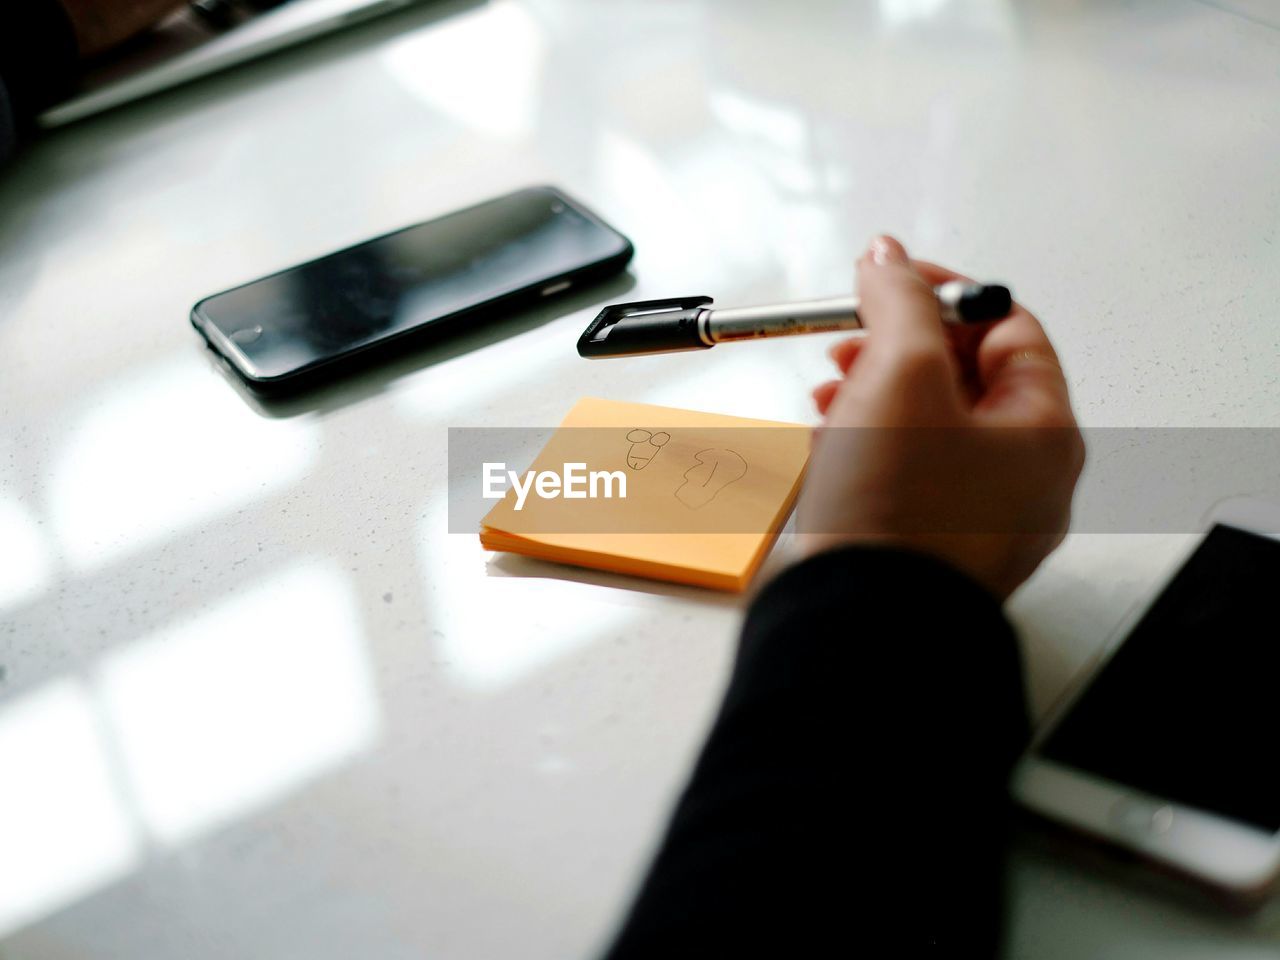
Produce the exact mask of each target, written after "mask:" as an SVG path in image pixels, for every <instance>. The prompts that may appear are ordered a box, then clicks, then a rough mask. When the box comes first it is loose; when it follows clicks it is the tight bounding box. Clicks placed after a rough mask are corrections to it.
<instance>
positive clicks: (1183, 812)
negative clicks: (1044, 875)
mask: <svg viewBox="0 0 1280 960" xmlns="http://www.w3.org/2000/svg"><path fill="white" fill-rule="evenodd" d="M1277 592H1280V504H1275V503H1267V502H1265V501H1259V500H1229V501H1226V502H1224V503H1222V504H1219V505H1218V507H1216V508H1215V510H1214V513H1213V515H1212V516H1211V518H1210V526H1209V529H1208V532H1207V533H1206V534H1205V535H1204V537H1203V538H1202V539H1200V540H1199V541H1198V543H1197V544H1196V546H1195V548H1194V550H1193V551H1192V553H1191V555H1190V556H1189V557H1188V558H1187V559H1186V560H1185V561H1184V562H1183V564H1182V566H1181V567H1180V568H1179V569H1178V571H1177V573H1175V574H1174V575H1173V577H1172V579H1170V580H1169V582H1168V583H1167V584H1166V585H1165V586H1164V588H1163V589H1162V590H1161V591H1159V593H1158V594H1157V595H1156V596H1155V597H1154V598H1153V599H1151V600H1149V601H1148V602H1146V603H1145V604H1142V605H1140V606H1139V607H1137V608H1136V609H1135V610H1134V611H1133V612H1132V613H1131V614H1130V615H1129V616H1128V617H1127V618H1126V619H1125V622H1124V623H1123V624H1122V625H1121V626H1120V628H1119V629H1118V630H1117V632H1116V634H1115V636H1114V637H1113V639H1112V640H1111V642H1110V643H1109V644H1108V646H1107V649H1106V651H1105V652H1104V654H1103V655H1102V658H1101V661H1100V664H1099V666H1098V667H1097V669H1096V670H1094V671H1093V672H1092V674H1091V676H1090V677H1089V678H1088V679H1087V680H1086V681H1085V682H1084V683H1083V684H1082V685H1081V686H1080V687H1079V688H1078V689H1077V690H1075V691H1074V692H1073V693H1072V694H1071V695H1069V696H1068V697H1066V698H1064V701H1063V702H1062V703H1060V704H1059V705H1058V706H1057V707H1056V708H1055V709H1054V711H1053V712H1052V713H1051V714H1050V717H1049V719H1048V722H1047V723H1045V724H1044V725H1043V727H1042V729H1041V730H1040V731H1039V732H1038V733H1037V735H1036V737H1035V739H1034V740H1033V741H1032V744H1031V746H1030V748H1029V749H1028V750H1027V752H1026V754H1025V755H1024V756H1023V757H1022V759H1021V760H1020V761H1019V763H1018V766H1017V767H1016V768H1015V771H1014V776H1013V781H1012V787H1013V793H1014V796H1015V797H1016V798H1017V799H1018V800H1019V802H1021V803H1022V804H1023V805H1024V806H1026V807H1028V808H1030V809H1031V810H1034V811H1035V812H1037V813H1039V814H1042V815H1044V816H1047V817H1049V818H1051V819H1053V820H1057V821H1059V822H1061V823H1065V824H1068V825H1070V826H1074V827H1077V828H1079V829H1082V830H1084V831H1087V832H1088V833H1090V834H1092V835H1094V836H1096V837H1101V838H1102V839H1104V840H1108V841H1111V842H1113V843H1116V844H1119V845H1121V846H1123V847H1126V848H1128V849H1130V850H1132V851H1135V852H1137V853H1139V854H1142V855H1144V856H1146V857H1148V858H1151V859H1153V860H1155V861H1158V862H1160V863H1162V864H1165V865H1167V866H1170V867H1173V868H1175V869H1177V870H1179V871H1182V872H1184V873H1186V874H1190V875H1191V876H1193V877H1195V878H1198V879H1200V880H1202V881H1205V882H1207V883H1209V884H1212V885H1214V886H1216V887H1219V888H1222V889H1224V890H1226V891H1228V892H1230V893H1232V894H1235V895H1238V896H1245V897H1249V896H1256V895H1258V894H1261V893H1262V892H1263V891H1265V890H1266V889H1267V887H1268V886H1269V885H1270V883H1271V881H1272V880H1273V878H1274V877H1275V875H1276V873H1277V869H1278V868H1280V772H1277V770H1276V766H1275V763H1276V760H1275V758H1276V750H1277V747H1278V746H1280V605H1277V602H1276V597H1277Z"/></svg>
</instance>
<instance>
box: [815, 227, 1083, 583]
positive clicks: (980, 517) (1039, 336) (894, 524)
mask: <svg viewBox="0 0 1280 960" xmlns="http://www.w3.org/2000/svg"><path fill="white" fill-rule="evenodd" d="M957 278H958V279H967V278H963V277H959V275H958V274H955V273H952V272H951V271H949V270H946V269H944V268H942V267H939V266H936V265H934V264H930V263H926V262H924V261H914V262H913V261H911V260H910V259H909V258H908V257H907V253H906V251H905V250H904V249H903V248H902V245H901V244H899V243H898V242H897V241H896V240H894V239H892V238H889V237H877V238H876V239H875V240H873V241H872V244H871V248H870V249H869V250H868V251H867V253H866V254H864V255H863V257H862V259H860V260H859V261H858V291H859V296H860V297H861V307H860V309H859V313H860V315H861V316H862V320H863V324H864V326H865V327H866V328H867V331H868V334H869V335H868V336H867V337H866V338H865V339H853V340H846V341H842V342H841V343H839V344H837V345H836V347H835V348H834V349H833V350H832V357H833V359H834V360H835V362H836V364H837V366H838V367H839V368H840V370H841V372H842V373H843V374H844V378H843V380H838V381H832V382H829V383H824V384H823V385H821V386H820V387H818V388H817V389H816V390H815V391H814V399H815V401H816V402H817V404H818V407H819V410H820V411H821V412H822V413H823V414H824V415H825V418H826V420H825V423H824V424H823V427H822V428H821V429H820V430H819V431H818V434H817V437H816V439H815V444H814V452H813V456H812V458H811V461H810V465H809V475H808V478H807V480H806V482H805V488H804V491H803V493H802V494H801V497H800V506H799V511H798V527H799V533H800V536H799V540H800V547H801V550H802V552H803V553H804V554H805V555H811V554H813V553H817V552H820V551H823V550H828V549H831V548H834V547H838V546H842V545H847V544H868V543H870V544H885V545H891V546H900V547H906V548H909V549H915V550H919V551H921V552H924V553H927V554H931V555H933V556H936V557H938V558H940V559H942V560H944V561H946V562H948V563H950V564H951V565H952V566H954V567H956V568H958V569H960V570H961V571H963V572H964V573H967V574H968V575H970V576H971V577H973V578H974V579H975V580H977V581H978V582H979V583H981V584H982V585H983V586H985V587H986V588H987V589H989V590H990V591H991V592H992V593H994V594H995V595H996V596H997V597H999V598H1001V599H1004V598H1005V597H1007V596H1008V595H1009V594H1010V593H1012V592H1013V590H1014V589H1015V588H1016V587H1017V586H1018V585H1019V584H1020V583H1022V582H1023V581H1024V580H1026V578H1027V577H1029V576H1030V575H1031V573H1032V572H1033V571H1034V570H1035V568H1036V567H1037V566H1039V564H1040V562H1041V561H1042V560H1043V559H1044V558H1045V557H1046V556H1047V555H1048V554H1049V552H1050V551H1051V550H1053V548H1054V547H1056V546H1057V545H1058V544H1059V543H1060V542H1061V541H1062V538H1063V537H1064V536H1065V534H1066V531H1067V526H1068V523H1069V520H1070V511H1071V497H1072V494H1073V492H1074V490H1075V485H1076V480H1077V479H1078V477H1079V475H1080V471H1081V469H1082V467H1083V465H1084V442H1083V440H1082V439H1081V436H1080V431H1079V429H1078V427H1077V426H1076V422H1075V417H1074V416H1073V414H1072V411H1071V403H1070V400H1069V398H1068V395H1067V384H1066V381H1065V379H1064V378H1063V376H1062V369H1061V367H1060V366H1059V364H1058V359H1057V355H1056V354H1055V353H1054V350H1053V346H1052V344H1050V342H1049V338H1048V337H1047V336H1046V335H1045V332H1044V330H1043V329H1042V328H1041V326H1040V324H1039V322H1038V321H1037V320H1036V318H1035V317H1033V316H1032V315H1031V314H1030V313H1028V312H1027V311H1026V310H1025V309H1023V308H1022V307H1020V306H1018V305H1017V304H1015V305H1014V308H1013V311H1012V312H1011V313H1010V315H1009V316H1008V317H1007V318H1006V319H1004V320H1000V321H997V322H995V323H992V324H987V325H984V326H982V327H962V328H944V325H943V323H942V321H941V317H940V314H939V309H938V302H937V299H936V298H935V296H934V294H933V289H932V288H933V287H934V286H935V285H937V284H939V283H943V282H945V281H947V280H952V279H957Z"/></svg>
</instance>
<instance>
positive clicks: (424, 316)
mask: <svg viewBox="0 0 1280 960" xmlns="http://www.w3.org/2000/svg"><path fill="white" fill-rule="evenodd" d="M629 251H630V244H629V243H628V242H627V240H626V238H624V237H623V236H622V235H621V234H619V233H618V232H617V231H615V230H613V229H611V228H609V227H608V226H606V225H605V224H603V223H601V222H600V221H599V220H597V219H595V218H594V217H592V216H591V215H590V214H588V213H587V212H586V211H584V210H581V209H579V208H577V207H576V206H575V205H574V204H573V203H571V202H570V201H568V200H567V198H565V197H563V196H561V195H560V194H558V193H556V192H555V191H554V190H550V189H543V188H535V189H530V190H522V191H520V192H519V193H514V194H511V195H509V196H505V197H500V198H498V199H496V200H491V201H489V202H487V203H483V204H481V205H479V206H476V207H471V208H469V209H466V210H462V211H459V212H457V213H453V214H450V215H448V216H445V217H441V218H440V219H438V220H433V221H431V222H430V223H424V224H419V225H418V226H414V227H409V228H407V229H405V230H401V231H399V232H397V233H393V234H389V235H387V236H384V237H379V238H378V239H376V240H370V241H368V242H367V243H363V244H360V245H359V246H355V247H351V248H349V249H346V250H342V251H340V252H338V253H334V254H331V255H329V256H327V257H323V258H321V259H319V260H314V261H312V262H310V263H307V264H303V265H302V266H299V267H295V268H293V269H291V270H286V271H284V272H283V273H278V274H275V275H273V276H270V277H266V278H264V279H262V280H257V281H255V282H253V283H250V284H246V285H245V286H242V287H237V288H236V289H234V290H229V291H227V292H226V293H221V294H218V295H217V296H214V297H210V298H208V299H207V300H204V301H202V302H201V303H200V304H199V305H198V306H197V308H196V310H197V313H198V315H199V317H200V321H201V322H202V323H203V324H206V325H212V326H214V327H215V328H216V329H217V330H218V331H219V332H221V333H222V334H223V335H224V336H225V337H226V338H227V339H229V340H230V341H231V342H232V343H234V344H235V346H236V348H237V349H238V350H239V351H240V352H241V353H242V354H243V355H244V357H245V359H247V360H248V364H249V368H250V369H249V370H248V371H246V372H247V373H249V374H251V375H252V376H255V377H261V378H272V377H281V376H284V375H287V374H289V373H291V372H294V371H297V370H300V369H302V368H305V367H309V366H312V365H315V364H318V363H322V362H325V361H327V360H331V359H334V358H336V357H338V356H341V355H343V354H346V353H349V352H352V351H354V350H359V349H360V348H362V347H366V346H369V345H371V344H372V343H375V342H377V341H379V340H383V339H386V338H389V337H393V336H396V335H398V334H402V333H405V332H408V331H409V330H420V329H422V328H423V327H425V326H430V325H432V324H437V323H439V322H440V321H442V320H444V319H446V318H449V317H451V316H452V315H456V314H457V313H459V312H460V311H464V310H467V309H470V308H473V307H476V306H478V305H481V304H485V303H487V302H488V301H491V300H495V299H498V298H500V297H503V296H507V295H511V294H515V293H518V292H520V291H523V290H526V289H527V288H531V287H533V288H535V289H536V288H538V287H539V285H542V284H546V283H547V282H548V281H549V280H554V279H555V278H558V277H564V276H565V275H566V274H572V273H573V272H575V271H578V270H582V269H584V268H587V267H590V266H592V265H594V264H598V263H600V262H602V261H607V260H609V259H610V258H618V257H622V262H625V258H626V255H628V254H629ZM619 266H621V263H620V264H619Z"/></svg>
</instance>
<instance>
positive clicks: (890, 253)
mask: <svg viewBox="0 0 1280 960" xmlns="http://www.w3.org/2000/svg"><path fill="white" fill-rule="evenodd" d="M867 252H868V253H870V254H871V262H872V263H874V264H875V265H876V266H878V267H883V266H884V265H885V264H886V263H906V262H907V257H906V253H905V252H904V251H903V249H902V244H900V243H898V241H897V240H894V239H893V238H892V237H883V236H882V237H876V238H875V239H873V240H872V241H871V249H870V250H868V251H867Z"/></svg>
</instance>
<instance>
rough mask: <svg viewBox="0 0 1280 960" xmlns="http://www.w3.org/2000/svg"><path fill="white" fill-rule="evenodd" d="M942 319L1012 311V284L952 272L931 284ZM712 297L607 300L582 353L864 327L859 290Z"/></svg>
mask: <svg viewBox="0 0 1280 960" xmlns="http://www.w3.org/2000/svg"><path fill="white" fill-rule="evenodd" d="M934 294H935V295H936V296H937V298H938V304H939V306H940V308H941V314H942V320H943V322H944V323H989V322H991V321H993V320H999V319H1000V318H1002V317H1005V316H1007V315H1008V314H1009V311H1010V310H1011V309H1012V307H1013V298H1012V297H1011V296H1010V294H1009V288H1008V287H1003V286H999V285H997V284H983V283H966V282H964V281H962V280H951V281H948V282H947V283H944V284H941V285H939V286H937V287H935V288H934ZM712 303H713V301H712V299H711V298H710V297H685V298H684V299H679V300H644V301H641V302H638V303H619V304H614V305H613V306H609V307H605V308H604V310H602V311H601V312H600V314H599V316H597V317H596V318H595V320H593V321H592V322H591V324H590V326H588V327H587V329H586V330H585V331H584V332H583V334H582V336H581V337H580V338H579V339H578V353H579V354H580V355H581V356H583V357H588V358H591V359H598V358H602V357H629V356H636V355H639V354H646V353H671V352H674V351H678V350H705V349H707V348H709V347H714V346H715V345H716V344H717V343H729V342H732V341H734V340H758V339H760V338H762V337H787V336H793V335H795V334H800V333H830V332H834V331H839V330H860V329H862V320H861V318H860V317H859V316H858V298H857V297H832V298H830V299H827V300H807V301H801V302H797V303H778V304H769V305H766V306H759V307H731V308H728V309H717V308H715V307H713V306H711V304H712Z"/></svg>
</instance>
